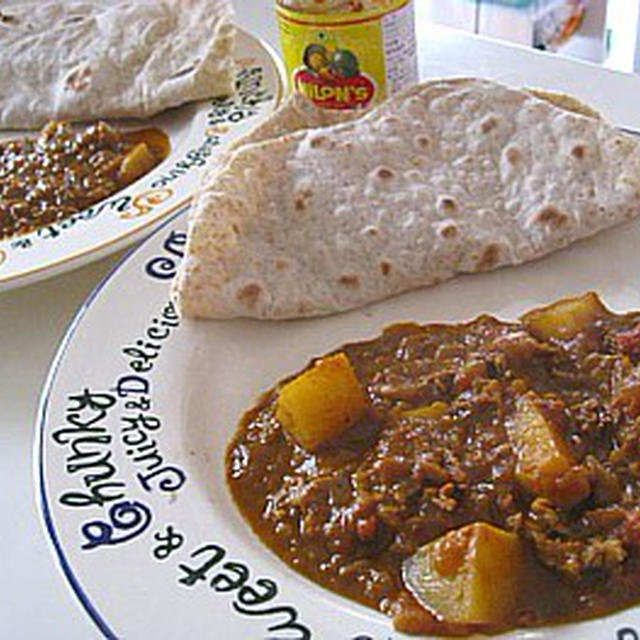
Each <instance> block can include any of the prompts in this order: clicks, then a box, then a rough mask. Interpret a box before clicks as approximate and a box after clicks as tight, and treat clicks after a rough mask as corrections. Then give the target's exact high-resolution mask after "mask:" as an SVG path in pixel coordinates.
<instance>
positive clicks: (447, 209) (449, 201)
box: [438, 196, 458, 213]
mask: <svg viewBox="0 0 640 640" xmlns="http://www.w3.org/2000/svg"><path fill="white" fill-rule="evenodd" d="M438 209H439V210H440V211H442V213H455V212H456V211H457V210H458V203H457V202H456V201H455V200H454V199H453V198H452V197H451V196H440V197H439V198H438Z"/></svg>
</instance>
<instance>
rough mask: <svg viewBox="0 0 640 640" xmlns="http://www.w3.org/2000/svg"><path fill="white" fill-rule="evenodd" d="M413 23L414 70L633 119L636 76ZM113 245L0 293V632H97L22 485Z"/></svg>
mask: <svg viewBox="0 0 640 640" xmlns="http://www.w3.org/2000/svg"><path fill="white" fill-rule="evenodd" d="M235 4H236V9H237V14H238V22H239V23H240V24H241V25H242V26H244V27H245V28H247V29H249V30H251V31H253V32H254V33H257V34H258V35H260V36H262V37H263V38H264V39H266V40H267V41H268V42H270V43H271V44H272V45H274V46H276V47H277V45H278V41H277V29H276V25H275V21H274V18H273V11H272V5H273V2H272V0H235ZM418 33H419V42H420V64H421V74H422V76H423V77H426V76H444V75H448V74H455V75H480V76H488V77H492V78H495V79H499V80H502V81H505V82H508V83H513V84H519V85H528V86H541V87H547V88H552V89H561V90H565V91H567V92H570V93H573V94H575V95H576V96H579V97H582V98H584V99H585V100H587V101H588V102H590V103H592V104H593V105H594V106H596V107H597V108H599V109H601V110H602V111H603V112H604V113H605V114H607V115H608V116H609V117H610V118H611V119H612V120H614V121H615V122H617V123H621V124H626V125H629V126H636V127H638V128H639V129H640V108H639V107H638V105H639V104H640V100H639V98H640V77H636V76H630V75H625V74H621V73H617V72H613V71H607V70H604V69H600V68H598V67H595V66H591V65H586V64H581V63H577V62H574V61H570V60H566V59H561V58H558V57H555V56H553V55H551V54H542V53H538V52H534V51H532V50H529V49H524V48H517V47H513V46H507V45H503V44H500V43H497V42H493V41H490V40H485V39H480V38H476V37H474V36H470V35H466V34H462V33H460V32H456V31H453V30H449V29H445V28H438V27H433V26H431V25H428V24H426V23H424V21H422V19H421V17H420V16H419V15H418ZM121 255H122V254H117V255H115V256H112V257H109V258H106V259H103V260H101V261H99V262H97V263H94V264H92V265H89V266H87V267H84V268H80V269H78V270H76V271H73V272H70V273H66V274H64V275H61V276H59V277H56V278H54V279H51V280H47V281H44V282H41V283H38V284H34V285H31V286H28V287H25V288H22V289H18V290H14V291H10V292H7V293H4V294H0V484H1V486H2V490H1V491H0V514H2V516H1V518H0V550H1V551H0V554H1V555H0V557H1V562H0V638H12V639H13V638H47V639H54V638H64V639H65V640H72V639H75V638H97V637H99V634H98V631H97V630H96V628H95V627H94V626H93V624H92V623H91V622H90V620H89V618H88V617H87V616H86V615H85V613H84V611H83V610H82V609H81V607H80V606H79V605H78V604H77V603H76V601H75V599H74V597H73V595H72V593H71V591H70V589H69V588H68V587H67V585H66V583H65V580H64V579H63V577H62V575H61V573H59V571H58V568H57V566H56V563H55V561H54V559H53V556H52V554H51V553H50V550H49V548H48V543H47V541H46V540H45V536H44V533H43V530H42V527H41V523H40V517H39V514H38V512H37V510H36V506H35V499H34V492H33V488H32V440H33V433H34V423H35V418H36V410H37V406H38V399H39V393H40V388H41V385H42V383H43V381H44V378H45V375H46V373H47V369H48V366H49V363H50V361H51V360H52V358H53V355H54V353H55V351H56V348H57V345H58V344H59V342H60V340H61V338H62V336H63V334H64V332H65V329H66V327H67V325H68V324H69V322H70V321H71V319H72V317H73V315H74V313H75V311H76V309H77V308H78V306H79V305H80V304H81V303H82V301H83V300H84V299H85V297H86V296H87V295H88V293H89V292H90V291H91V290H92V289H93V287H94V286H95V285H96V284H98V282H99V281H100V280H101V279H102V278H103V276H105V274H106V273H107V272H108V271H109V270H110V269H112V268H113V267H114V265H115V264H116V263H117V262H118V260H119V259H120V257H121ZM214 635H215V637H220V636H218V635H217V634H214ZM214 635H212V638H213V637H214Z"/></svg>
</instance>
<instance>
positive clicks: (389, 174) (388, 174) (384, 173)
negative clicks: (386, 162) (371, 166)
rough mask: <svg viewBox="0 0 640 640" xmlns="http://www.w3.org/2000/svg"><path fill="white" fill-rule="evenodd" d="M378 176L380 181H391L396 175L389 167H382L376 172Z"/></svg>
mask: <svg viewBox="0 0 640 640" xmlns="http://www.w3.org/2000/svg"><path fill="white" fill-rule="evenodd" d="M376 175H377V176H378V178H380V180H390V179H391V178H393V176H395V175H396V174H395V173H394V172H393V171H392V170H391V169H389V168H387V167H380V168H379V169H378V170H377V171H376Z"/></svg>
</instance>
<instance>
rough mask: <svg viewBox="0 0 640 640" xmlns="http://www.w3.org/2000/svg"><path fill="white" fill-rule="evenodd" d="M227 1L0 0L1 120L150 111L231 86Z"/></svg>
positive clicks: (15, 123)
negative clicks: (0, 3) (1, 1)
mask: <svg viewBox="0 0 640 640" xmlns="http://www.w3.org/2000/svg"><path fill="white" fill-rule="evenodd" d="M230 14H231V4H230V1H229V0H65V1H64V2H60V1H58V0H55V1H52V0H44V1H31V2H21V1H20V2H19V1H17V0H12V1H11V2H3V3H2V5H1V6H0V60H2V64H1V65H0V127H2V128H9V129H28V128H36V127H40V126H42V125H43V124H45V123H46V122H47V121H49V120H52V119H54V120H67V121H78V120H95V119H98V118H122V117H136V118H146V117H149V116H152V115H154V114H156V113H158V112H160V111H163V110H165V109H168V108H170V107H175V106H178V105H181V104H184V103H185V102H190V101H192V100H200V99H204V98H208V97H212V96H219V95H228V94H231V93H232V92H233V82H234V63H233V58H232V55H231V53H232V47H233V41H234V28H233V27H232V25H231V24H230V23H229V20H228V18H229V15H230Z"/></svg>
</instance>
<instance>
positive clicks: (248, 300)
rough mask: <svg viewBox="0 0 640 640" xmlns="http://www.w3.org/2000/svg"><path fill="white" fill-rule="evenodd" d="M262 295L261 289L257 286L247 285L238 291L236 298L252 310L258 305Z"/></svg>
mask: <svg viewBox="0 0 640 640" xmlns="http://www.w3.org/2000/svg"><path fill="white" fill-rule="evenodd" d="M261 293H262V289H261V287H260V285H258V284H255V283H253V284H247V285H245V286H244V287H242V289H240V291H238V293H237V295H236V297H237V298H238V301H239V302H241V303H242V304H243V305H245V307H247V308H249V309H252V308H253V307H255V306H256V304H257V303H258V298H259V297H260V294H261Z"/></svg>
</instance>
